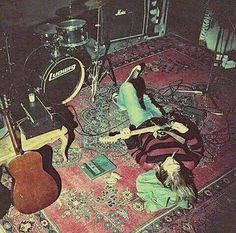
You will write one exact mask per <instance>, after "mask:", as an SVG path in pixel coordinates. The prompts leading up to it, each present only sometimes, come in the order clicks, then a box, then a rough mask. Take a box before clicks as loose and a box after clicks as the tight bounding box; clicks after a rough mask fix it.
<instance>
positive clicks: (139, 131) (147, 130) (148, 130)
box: [119, 125, 166, 136]
mask: <svg viewBox="0 0 236 233" xmlns="http://www.w3.org/2000/svg"><path fill="white" fill-rule="evenodd" d="M164 127H166V126H164ZM164 127H163V126H159V125H154V126H150V127H147V128H143V129H135V130H133V131H131V132H130V136H135V135H139V134H143V133H151V132H155V131H157V130H160V129H163V128H164ZM119 135H120V134H119Z"/></svg>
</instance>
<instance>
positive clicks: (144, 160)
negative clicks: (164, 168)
mask: <svg viewBox="0 0 236 233" xmlns="http://www.w3.org/2000/svg"><path fill="white" fill-rule="evenodd" d="M174 118H175V120H176V121H177V122H180V123H182V124H184V125H185V126H186V127H187V128H188V131H187V132H186V133H184V134H183V133H180V132H179V131H177V130H173V129H171V133H172V134H173V133H174V135H178V136H181V137H183V138H184V139H185V143H184V144H182V143H180V142H179V141H178V140H176V139H175V138H174V137H173V136H170V135H168V134H165V135H164V136H161V137H159V136H158V137H154V135H153V133H145V134H140V135H138V136H132V137H131V138H129V139H126V140H125V142H126V145H127V147H128V150H129V153H130V155H131V156H132V157H133V158H134V159H135V160H136V162H137V163H138V164H140V166H142V167H143V168H144V169H146V170H150V169H152V168H153V167H154V165H155V164H156V163H159V162H163V161H164V160H165V159H166V158H167V157H168V156H170V155H172V154H173V152H176V154H175V157H174V158H175V159H176V160H177V161H178V162H179V163H181V164H182V165H184V166H185V167H186V168H188V169H190V170H192V169H193V168H195V167H196V166H197V165H198V163H199V161H200V159H201V157H202V156H203V152H204V149H203V142H202V138H201V135H200V132H199V130H198V128H197V126H196V125H195V124H194V123H193V122H191V121H190V120H188V119H187V118H186V117H183V116H180V115H177V114H175V116H174ZM153 121H155V119H152V121H150V120H148V121H146V122H144V123H143V124H142V125H140V126H139V127H138V128H145V127H149V126H152V125H153Z"/></svg>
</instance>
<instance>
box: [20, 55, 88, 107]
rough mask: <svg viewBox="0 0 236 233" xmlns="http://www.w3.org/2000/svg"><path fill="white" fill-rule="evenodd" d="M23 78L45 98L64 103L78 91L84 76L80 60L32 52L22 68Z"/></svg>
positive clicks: (50, 101)
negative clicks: (53, 58) (54, 58)
mask: <svg viewBox="0 0 236 233" xmlns="http://www.w3.org/2000/svg"><path fill="white" fill-rule="evenodd" d="M24 73H25V80H26V82H27V83H28V84H29V85H30V86H32V87H33V88H34V89H35V90H36V91H37V92H38V93H40V94H42V95H43V96H44V98H45V100H46V101H47V102H49V103H52V104H66V103H67V102H69V101H70V100H72V99H73V98H74V97H75V96H76V95H77V94H78V93H79V91H80V89H81V87H82V85H83V83H84V78H85V69H84V65H83V64H82V62H81V61H80V60H79V59H77V58H75V57H71V56H64V57H61V58H58V59H56V60H52V59H51V58H50V56H48V54H44V53H43V54H34V56H31V57H30V58H29V61H28V62H27V64H26V65H25V68H24Z"/></svg>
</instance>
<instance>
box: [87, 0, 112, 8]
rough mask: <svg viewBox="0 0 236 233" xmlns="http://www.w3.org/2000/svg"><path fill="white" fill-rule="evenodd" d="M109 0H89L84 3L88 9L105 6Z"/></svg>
mask: <svg viewBox="0 0 236 233" xmlns="http://www.w3.org/2000/svg"><path fill="white" fill-rule="evenodd" d="M109 1H110V0H88V1H86V2H85V3H84V5H85V6H86V7H87V8H88V10H95V9H98V8H100V7H102V6H104V5H105V4H107V2H109Z"/></svg>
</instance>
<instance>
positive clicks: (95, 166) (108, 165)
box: [80, 154, 116, 180]
mask: <svg viewBox="0 0 236 233" xmlns="http://www.w3.org/2000/svg"><path fill="white" fill-rule="evenodd" d="M80 168H81V169H82V171H83V172H84V173H85V174H86V175H87V176H88V177H89V178H90V179H91V180H94V179H96V178H97V177H99V176H102V175H104V174H106V173H107V172H110V171H113V170H114V169H116V165H115V164H114V163H113V162H112V161H111V160H110V159H108V158H107V157H106V156H105V155H103V154H102V155H96V156H95V157H94V158H93V159H91V160H89V161H87V162H85V163H83V164H81V165H80Z"/></svg>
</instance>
